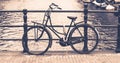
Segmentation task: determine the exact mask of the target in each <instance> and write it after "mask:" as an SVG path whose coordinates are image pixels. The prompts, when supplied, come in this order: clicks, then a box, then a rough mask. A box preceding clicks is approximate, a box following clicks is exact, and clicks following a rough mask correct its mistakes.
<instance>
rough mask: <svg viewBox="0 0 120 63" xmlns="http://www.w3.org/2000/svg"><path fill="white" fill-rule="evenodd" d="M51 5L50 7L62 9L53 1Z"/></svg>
mask: <svg viewBox="0 0 120 63" xmlns="http://www.w3.org/2000/svg"><path fill="white" fill-rule="evenodd" d="M49 7H50V9H55V8H57V9H60V10H61V9H62V8H60V7H59V6H58V5H57V4H55V3H52V4H51V5H50V6H49Z"/></svg>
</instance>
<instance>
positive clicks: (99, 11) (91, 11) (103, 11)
mask: <svg viewBox="0 0 120 63" xmlns="http://www.w3.org/2000/svg"><path fill="white" fill-rule="evenodd" d="M0 12H23V11H22V10H0ZM27 12H49V11H47V10H27ZM51 12H61V13H62V12H66V13H72V12H74V13H75V12H77V13H78V12H84V10H53V11H51ZM88 12H89V13H115V12H118V11H114V10H113V11H106V10H88Z"/></svg>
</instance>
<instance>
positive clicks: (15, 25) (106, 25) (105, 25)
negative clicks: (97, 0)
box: [0, 25, 118, 27]
mask: <svg viewBox="0 0 120 63" xmlns="http://www.w3.org/2000/svg"><path fill="white" fill-rule="evenodd" d="M39 26H41V25H37V26H34V25H28V27H39ZM69 26H70V25H65V27H69ZM0 27H24V26H23V25H0ZM47 27H63V25H53V26H51V25H47ZM71 27H74V26H71ZM94 27H118V26H117V25H95V26H94Z"/></svg>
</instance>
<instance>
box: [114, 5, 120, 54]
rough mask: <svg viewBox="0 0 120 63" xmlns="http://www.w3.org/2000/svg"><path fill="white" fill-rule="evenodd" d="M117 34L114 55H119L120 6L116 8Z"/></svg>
mask: <svg viewBox="0 0 120 63" xmlns="http://www.w3.org/2000/svg"><path fill="white" fill-rule="evenodd" d="M118 8H119V9H118V34H117V47H116V51H115V52H116V53H120V5H119V7H118Z"/></svg>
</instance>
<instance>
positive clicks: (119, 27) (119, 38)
mask: <svg viewBox="0 0 120 63" xmlns="http://www.w3.org/2000/svg"><path fill="white" fill-rule="evenodd" d="M0 12H18V13H23V21H24V23H23V25H0V27H10V28H12V27H23V29H24V33H25V32H26V31H27V28H28V27H31V26H33V25H28V24H27V13H40V12H41V13H44V12H49V11H46V10H27V9H23V10H0ZM51 12H53V13H84V14H86V13H113V14H115V15H116V16H117V17H118V24H116V25H96V26H95V27H113V28H117V39H115V40H116V41H117V47H116V52H120V5H119V6H118V10H111V11H107V10H88V9H87V5H84V9H83V10H53V11H51ZM84 16H85V15H84ZM54 27H63V26H62V25H54ZM66 27H69V25H66ZM0 40H22V39H21V38H20V39H4V38H2V39H1V38H0ZM108 40H110V39H108Z"/></svg>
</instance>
